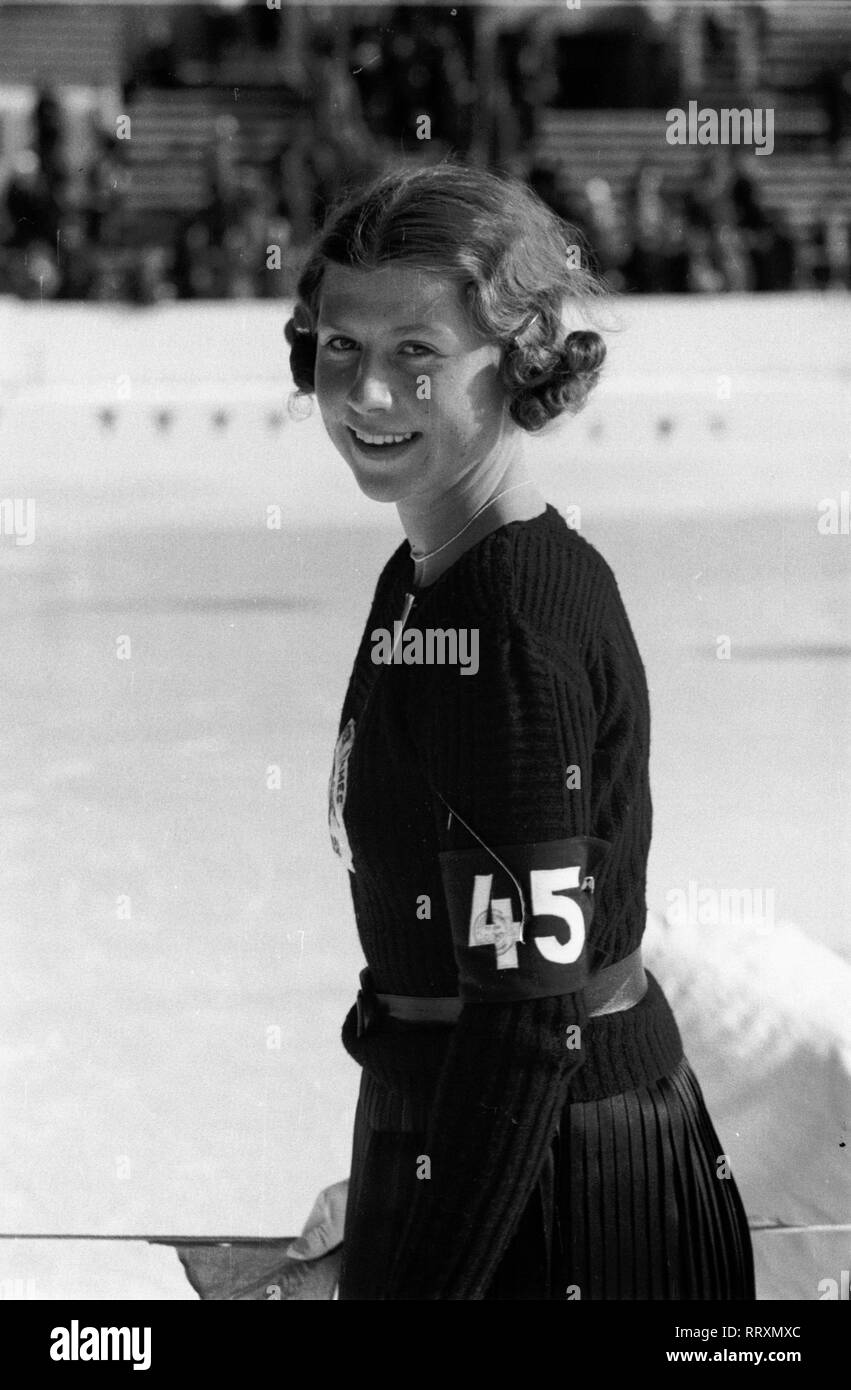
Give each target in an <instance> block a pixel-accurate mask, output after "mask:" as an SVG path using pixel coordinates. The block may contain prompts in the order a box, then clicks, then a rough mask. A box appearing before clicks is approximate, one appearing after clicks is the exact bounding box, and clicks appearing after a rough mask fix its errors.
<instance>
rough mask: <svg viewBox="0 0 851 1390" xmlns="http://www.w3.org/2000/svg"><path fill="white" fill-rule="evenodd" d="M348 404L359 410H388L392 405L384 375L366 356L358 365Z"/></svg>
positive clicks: (376, 364) (391, 397)
mask: <svg viewBox="0 0 851 1390" xmlns="http://www.w3.org/2000/svg"><path fill="white" fill-rule="evenodd" d="M349 402H350V404H351V405H353V406H355V407H356V408H358V409H361V410H389V409H390V407H391V406H392V404H393V394H392V392H391V390H390V386H389V383H388V381H387V376H386V373H385V372H383V371H382V370H381V369H380V367H379V364H378V363H377V362H374V361H370V360H369V359H368V358H367V356H366V354H364V355H363V356H362V358H361V360H360V362H359V363H358V370H357V374H356V376H355V379H354V381H353V382H352V386H351V390H350V391H349Z"/></svg>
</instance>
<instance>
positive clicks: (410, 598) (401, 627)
mask: <svg viewBox="0 0 851 1390" xmlns="http://www.w3.org/2000/svg"><path fill="white" fill-rule="evenodd" d="M416 597H417V596H416V594H411V593H408V594H406V595H405V607H404V608H403V609H402V616H401V618H397V619H396V622H395V623H394V624H393V626H394V627H395V628H396V629H397V631H396V638H395V641H394V642H393V650H392V652H391V653H390V660H391V661H395V659H396V648H397V647H398V646H399V643H400V642H401V640H402V635H403V633H404V631H405V624H406V622H407V621H408V619H409V618H410V616H411V609H412V608H413V606H414V604H415V602H416Z"/></svg>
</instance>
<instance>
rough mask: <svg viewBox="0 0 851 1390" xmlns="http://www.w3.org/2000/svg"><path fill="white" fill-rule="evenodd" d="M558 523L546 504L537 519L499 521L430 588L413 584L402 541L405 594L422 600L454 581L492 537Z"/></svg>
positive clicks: (558, 516) (405, 543)
mask: <svg viewBox="0 0 851 1390" xmlns="http://www.w3.org/2000/svg"><path fill="white" fill-rule="evenodd" d="M562 520H563V519H562V517H561V514H560V512H559V511H558V510H557V508H556V507H554V506H553V504H552V503H551V502H548V503H547V505H546V507H545V508H544V510H543V511H542V512H538V515H537V516H530V517H525V518H521V517H518V518H515V519H514V520H512V521H503V522H501V523H500V525H499V526H495V527H494V529H493V530H492V531H488V532H487V533H486V534H485V535H484V536H480V537H479V539H478V540H477V541H476V542H475V543H474V544H473V545H471V546H470V548H469V550H465V551H463V553H462V554H461V555H459V556H458V559H457V560H454V561H453V562H452V564H451V565H450V566H449V568H448V569H445V570H444V571H443V573H442V574H439V575H438V576H437V578H436V579H434V580H432V582H431V584H426V585H424V586H421V587H420V586H417V585H416V584H415V582H414V558H413V556H412V554H411V543H410V541H409V540H407V539H406V540H404V541H403V542H402V544H401V546H400V547H399V553H400V557H401V565H402V573H403V576H404V580H405V590H406V592H407V593H410V594H413V595H414V596H415V597H416V598H417V599H419V600H423V599H425V598H427V597H428V596H429V595H430V594H433V593H434V592H435V590H436V589H438V588H439V587H440V585H441V584H442V583H443V582H444V580H447V579H450V578H456V579H457V576H458V575H459V573H461V572H463V568H465V567H469V566H470V565H471V564H473V563H474V562H475V561H477V560H480V559H481V556H482V554H483V553H484V547H485V546H488V545H490V544H492V542H493V541H494V539H495V538H496V537H498V536H504V535H506V534H508V533H510V532H511V531H512V530H514V529H517V528H520V529H524V528H525V529H526V530H528V531H529V532H530V534H534V533H535V531H537V530H538V529H539V528H540V529H541V530H543V529H545V528H548V527H549V526H551V525H553V524H554V523H555V522H558V521H562Z"/></svg>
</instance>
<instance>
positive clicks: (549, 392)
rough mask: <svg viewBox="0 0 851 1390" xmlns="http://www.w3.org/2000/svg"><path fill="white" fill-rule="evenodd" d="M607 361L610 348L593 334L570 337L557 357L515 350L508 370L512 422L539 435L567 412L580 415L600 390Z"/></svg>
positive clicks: (521, 347) (553, 353) (579, 331)
mask: <svg viewBox="0 0 851 1390" xmlns="http://www.w3.org/2000/svg"><path fill="white" fill-rule="evenodd" d="M605 359H606V344H605V343H604V341H603V339H602V338H601V337H600V334H599V333H596V332H594V331H593V330H591V329H577V330H575V331H574V332H572V333H568V335H567V337H566V338H565V339H564V341H563V342H562V344H561V346H560V348H557V349H556V350H555V351H553V350H550V351H549V352H546V350H544V351H542V349H541V347H535V346H533V345H532V344H527V345H523V344H521V343H515V344H512V345H511V346H510V347H509V348H508V349H507V350H506V353H505V357H504V359H503V369H502V375H503V380H504V382H505V385H506V387H507V388H508V392H509V395H510V398H511V404H510V407H509V410H510V414H511V418H512V419H513V420H515V421H516V423H517V424H518V425H520V426H521V427H522V428H523V429H524V430H528V431H529V432H530V433H532V434H534V433H535V431H536V430H540V429H543V427H544V425H547V424H549V422H550V420H554V419H556V417H557V416H559V415H561V414H563V413H564V412H567V413H568V414H571V415H575V414H576V412H577V411H578V410H581V409H582V407H583V405H584V404H585V402H586V400H587V398H588V393H589V391H591V389H592V388H593V387H594V386H595V385H596V384H597V381H598V379H599V376H600V372H601V370H602V367H603V363H604V361H605Z"/></svg>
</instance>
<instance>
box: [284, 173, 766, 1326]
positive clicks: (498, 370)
mask: <svg viewBox="0 0 851 1390" xmlns="http://www.w3.org/2000/svg"><path fill="white" fill-rule="evenodd" d="M599 288H600V287H599V286H597V285H596V284H595V282H594V281H593V278H592V277H591V276H590V275H589V274H587V273H586V272H585V271H583V270H581V269H579V268H577V267H576V255H575V237H574V236H573V235H572V234H571V230H570V228H568V227H566V225H565V224H564V223H562V222H561V221H560V220H559V219H558V218H557V217H555V216H554V215H553V214H552V213H551V212H550V211H549V210H548V209H546V208H545V207H544V205H543V204H542V203H541V202H540V201H539V200H538V199H537V198H536V197H535V196H534V195H533V194H532V193H531V192H530V191H529V190H528V189H526V188H524V187H523V186H522V185H520V184H518V183H515V182H513V181H511V180H503V179H499V178H497V177H495V176H493V175H490V174H486V173H483V172H479V171H476V170H474V169H471V168H462V167H456V166H452V165H441V166H438V167H436V168H430V169H426V170H418V171H413V172H410V171H409V172H403V173H398V174H392V175H389V176H387V177H385V178H383V179H382V180H380V181H379V182H378V183H376V184H375V185H374V186H373V187H372V188H371V189H369V190H368V191H367V192H366V193H365V194H364V195H363V196H361V197H358V198H356V199H354V200H353V201H351V202H350V203H348V204H347V205H345V206H344V207H343V208H342V209H341V210H340V211H338V212H336V213H335V214H333V215H332V216H331V218H330V220H329V222H328V223H327V225H326V227H325V229H324V231H323V232H322V233H321V235H320V237H319V239H318V242H317V245H316V247H315V249H314V251H313V253H312V255H311V257H310V259H309V260H308V262H307V264H306V267H305V269H304V272H303V274H302V276H301V278H300V281H299V287H298V289H299V294H298V301H297V303H296V306H295V308H294V311H293V317H292V319H291V320H290V322H289V323H288V325H287V338H288V341H289V343H290V347H291V365H292V372H293V377H294V380H295V383H296V386H297V387H298V388H299V390H300V391H303V392H314V391H315V393H316V397H317V399H318V402H319V407H320V410H321V413H322V418H323V422H324V425H325V427H326V429H327V431H328V434H329V435H330V437H331V439H332V441H333V442H334V444H335V445H336V447H337V449H338V450H339V452H340V453H341V454H342V456H343V458H344V459H345V461H346V463H347V464H348V465H349V467H350V468H351V469H352V471H353V473H354V475H355V478H356V479H357V482H358V485H359V486H360V488H361V490H362V491H363V492H364V493H366V495H367V496H368V497H371V498H373V499H374V500H375V501H378V502H392V503H394V504H395V505H396V507H397V510H398V512H399V517H400V520H401V522H402V525H403V527H404V530H405V534H406V540H405V541H403V542H402V544H401V545H400V546H399V547H398V548H397V550H396V551H395V552H394V554H393V555H392V556H391V557H390V560H389V561H388V563H387V565H386V566H385V568H384V570H383V572H382V574H381V576H380V578H379V581H378V585H377V588H376V591H375V597H374V599H373V603H372V608H371V610H370V613H369V616H368V618H367V623H366V627H365V629H364V632H363V636H362V639H361V642H360V647H359V650H358V653H357V657H356V659H355V663H354V668H353V670H352V674H351V679H350V682H349V687H348V691H347V693H346V697H345V701H344V704H343V710H342V716H341V720H340V731H339V737H338V740H337V747H336V751H335V757H334V767H333V771H332V776H331V781H330V783H329V821H330V826H331V832H332V842H333V844H334V848H335V849H336V850H337V852H338V854H339V855H340V856H341V858H342V859H343V862H344V863H345V865H346V867H347V869H348V872H349V876H350V885H351V890H352V898H353V904H354V911H355V917H356V921H357V926H358V932H359V936H360V940H361V944H362V947H363V951H364V955H365V957H366V960H367V963H368V968H367V970H366V971H364V972H363V974H362V977H361V978H362V989H361V991H360V993H359V996H358V1001H357V1005H356V1006H355V1007H354V1008H353V1009H352V1010H351V1011H350V1013H349V1015H348V1017H347V1018H346V1021H345V1024H344V1028H343V1040H344V1043H345V1046H346V1047H347V1048H348V1050H349V1052H350V1053H351V1054H352V1056H353V1057H354V1058H355V1059H356V1060H357V1061H358V1062H359V1063H360V1064H361V1065H362V1067H363V1074H362V1080H361V1090H360V1096H359V1101H358V1108H357V1116H356V1122H355V1134H354V1145H353V1158H352V1171H351V1184H350V1191H349V1201H348V1209H347V1216H346V1228H345V1238H344V1253H343V1267H342V1273H341V1283H340V1298H341V1299H454V1300H464V1299H508V1300H512V1299H574V1298H582V1299H639V1298H642V1299H643V1298H656V1299H683V1298H686V1299H712V1298H722V1299H749V1298H753V1296H754V1293H753V1270H752V1258H751V1251H750V1245H749V1239H748V1232H747V1223H746V1220H745V1216H744V1213H743V1210H742V1206H741V1202H740V1199H739V1196H738V1193H737V1191H736V1188H735V1185H734V1183H733V1180H732V1179H731V1178H729V1177H724V1176H723V1173H724V1172H726V1171H727V1169H726V1165H725V1163H724V1161H723V1158H722V1153H723V1151H722V1148H721V1145H720V1142H719V1141H718V1139H717V1137H716V1135H715V1133H714V1131H713V1128H712V1125H711V1122H710V1120H709V1117H708V1115H707V1113H706V1110H705V1108H704V1103H703V1098H702V1095H701V1093H700V1090H699V1087H698V1085H697V1082H696V1081H695V1079H694V1076H693V1074H692V1072H691V1070H690V1068H689V1066H688V1063H687V1061H686V1060H685V1059H684V1058H683V1054H682V1046H681V1042H680V1037H679V1033H678V1031H677V1026H676V1023H675V1022H674V1019H673V1016H672V1014H671V1011H670V1009H669V1007H668V1005H667V1002H666V1000H665V998H664V996H663V995H662V993H661V991H660V989H659V987H658V985H657V984H656V982H655V981H654V980H653V978H652V977H650V976H648V975H646V974H645V972H644V970H643V968H642V966H641V956H640V950H639V946H640V941H641V935H642V932H643V929H644V923H645V914H646V905H645V866H646V860H647V851H648V846H649V841H650V822H651V804H650V792H649V785H648V749H649V721H648V703H647V690H646V684H645V677H644V670H643V667H642V664H641V659H640V657H639V654H638V651H637V649H636V646H635V642H634V639H633V636H632V633H631V630H630V627H629V623H628V621H627V618H626V615H625V613H624V609H623V606H622V603H621V600H620V596H619V594H618V590H617V587H616V584H615V581H614V578H613V576H612V573H611V571H610V569H609V568H608V566H607V564H606V562H605V561H604V560H603V559H602V558H601V556H600V555H599V554H598V553H597V551H596V550H594V548H593V547H592V546H591V545H590V544H589V543H588V542H587V541H585V540H584V539H582V538H581V537H580V536H579V535H578V534H577V533H576V531H574V530H571V529H570V528H569V527H568V526H567V525H566V523H565V521H564V520H563V518H562V517H561V515H560V514H559V513H558V512H557V511H556V510H555V508H554V507H553V506H551V505H549V504H548V503H547V502H546V501H545V499H544V498H543V497H542V496H541V495H540V493H539V492H538V491H537V489H536V488H535V486H534V483H533V481H532V478H531V474H530V472H529V470H528V467H527V464H526V463H525V461H524V457H523V440H524V437H525V434H526V433H527V432H533V431H536V430H539V429H541V428H542V427H544V426H545V425H547V424H548V423H549V422H550V421H551V420H554V419H555V418H556V417H557V416H559V415H560V414H562V413H563V412H565V411H573V410H575V409H577V408H578V407H579V406H580V405H581V404H582V402H583V400H584V398H585V396H586V395H587V392H588V390H589V389H590V388H591V386H593V384H594V382H595V380H596V378H597V375H598V373H599V370H600V367H601V365H602V362H603V357H604V353H605V348H604V345H603V343H602V340H601V339H600V337H599V336H598V335H597V333H595V332H591V331H576V330H574V331H571V332H568V333H567V334H566V333H565V328H566V319H567V316H568V315H570V314H571V313H572V312H574V311H576V310H577V309H578V308H579V307H580V306H581V304H582V302H583V301H584V300H585V299H587V297H588V296H590V295H593V294H595V293H599ZM716 1172H718V1173H719V1174H721V1176H719V1177H716Z"/></svg>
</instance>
